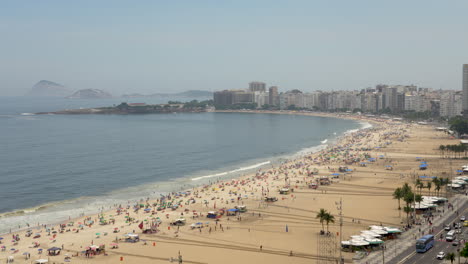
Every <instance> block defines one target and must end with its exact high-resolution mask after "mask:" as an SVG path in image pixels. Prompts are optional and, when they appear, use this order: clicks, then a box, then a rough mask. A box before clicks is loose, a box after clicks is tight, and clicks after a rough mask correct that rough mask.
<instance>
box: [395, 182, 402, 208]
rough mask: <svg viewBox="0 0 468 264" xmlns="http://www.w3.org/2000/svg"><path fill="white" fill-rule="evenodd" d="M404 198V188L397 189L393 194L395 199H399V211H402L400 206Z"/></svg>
mask: <svg viewBox="0 0 468 264" xmlns="http://www.w3.org/2000/svg"><path fill="white" fill-rule="evenodd" d="M402 198H403V190H402V188H400V187H398V188H396V189H395V191H394V192H393V199H397V200H398V210H401V206H400V200H401V199H402Z"/></svg>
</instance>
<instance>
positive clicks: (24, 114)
mask: <svg viewBox="0 0 468 264" xmlns="http://www.w3.org/2000/svg"><path fill="white" fill-rule="evenodd" d="M21 115H22V116H33V115H35V114H33V113H21Z"/></svg>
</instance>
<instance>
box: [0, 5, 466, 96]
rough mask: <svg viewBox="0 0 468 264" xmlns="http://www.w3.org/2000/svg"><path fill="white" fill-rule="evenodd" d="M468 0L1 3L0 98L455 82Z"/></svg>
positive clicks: (463, 50) (447, 84) (458, 82)
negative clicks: (41, 91) (33, 92)
mask: <svg viewBox="0 0 468 264" xmlns="http://www.w3.org/2000/svg"><path fill="white" fill-rule="evenodd" d="M221 2H223V3H221ZM467 10H468V1H467V0H460V1H450V0H447V1H441V0H437V1H432V0H421V1H419V0H411V1H408V0H405V1H395V0H393V1H378V0H368V1H359V0H342V1H334V0H324V1H313V0H305V1H294V0H289V1H274V0H266V1H255V0H247V1H244V0H236V1H220V0H213V1H202V0H200V1H199V0H197V1H195V0H187V1H156V0H154V1H117V0H109V1H94V0H93V1H83V0H80V1H33V0H31V1H1V4H0V95H22V94H24V93H25V92H26V91H28V90H29V89H30V88H31V86H32V85H34V84H35V83H36V82H37V81H39V80H42V79H45V80H50V81H55V82H58V83H61V84H64V85H66V86H68V87H70V88H72V89H85V88H98V89H103V90H107V91H109V92H111V93H113V94H115V95H119V94H122V93H132V92H140V93H152V92H178V91H184V90H189V89H204V90H221V89H238V88H246V87H247V83H248V82H249V81H253V80H258V81H265V82H267V83H268V85H278V86H279V87H280V90H281V91H284V90H290V89H300V90H304V91H313V90H318V89H322V90H339V89H349V90H352V89H361V88H365V87H369V86H373V85H375V84H378V83H388V84H416V85H420V86H425V87H433V88H443V89H461V69H462V64H463V63H468V13H467Z"/></svg>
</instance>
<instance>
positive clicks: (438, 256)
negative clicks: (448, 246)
mask: <svg viewBox="0 0 468 264" xmlns="http://www.w3.org/2000/svg"><path fill="white" fill-rule="evenodd" d="M444 258H445V252H443V251H441V252H439V254H437V259H444Z"/></svg>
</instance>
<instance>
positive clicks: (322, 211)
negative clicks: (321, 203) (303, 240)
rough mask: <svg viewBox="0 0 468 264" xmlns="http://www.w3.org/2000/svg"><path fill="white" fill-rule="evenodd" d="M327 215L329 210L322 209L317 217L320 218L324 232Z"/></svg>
mask: <svg viewBox="0 0 468 264" xmlns="http://www.w3.org/2000/svg"><path fill="white" fill-rule="evenodd" d="M326 215H327V210H325V209H323V208H320V211H319V212H318V214H317V216H316V217H315V218H318V219H319V221H320V223H321V224H322V231H323V230H325V226H324V224H323V222H324V221H325V216H326Z"/></svg>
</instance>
